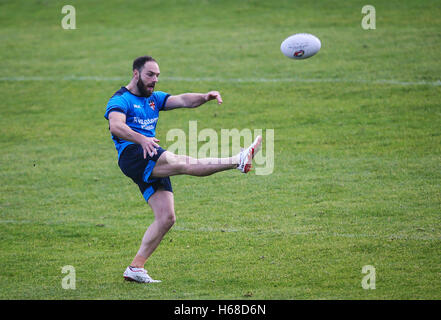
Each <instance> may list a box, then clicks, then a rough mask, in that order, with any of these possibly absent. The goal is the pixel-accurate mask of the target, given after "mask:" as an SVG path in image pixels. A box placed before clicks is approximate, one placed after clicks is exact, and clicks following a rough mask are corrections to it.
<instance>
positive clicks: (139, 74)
mask: <svg viewBox="0 0 441 320" xmlns="http://www.w3.org/2000/svg"><path fill="white" fill-rule="evenodd" d="M159 73H160V71H159V66H158V63H157V62H156V60H155V59H153V58H152V57H150V56H142V57H139V58H136V59H135V60H134V61H133V77H134V78H135V79H137V82H136V86H137V87H138V90H139V93H140V95H141V96H143V97H149V96H150V95H151V94H152V93H153V91H154V89H155V85H156V82H158V77H159Z"/></svg>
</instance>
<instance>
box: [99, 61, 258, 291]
mask: <svg viewBox="0 0 441 320" xmlns="http://www.w3.org/2000/svg"><path fill="white" fill-rule="evenodd" d="M159 73H160V71H159V66H158V63H157V62H156V61H155V59H153V58H152V57H150V56H143V57H139V58H137V59H135V60H134V61H133V77H132V80H131V81H130V83H129V84H128V85H127V86H125V87H121V89H119V90H118V91H117V92H116V93H115V94H114V95H113V96H112V97H111V98H110V100H109V102H108V104H107V108H106V113H105V115H104V117H105V118H106V119H107V120H109V130H110V132H111V134H112V140H113V141H114V143H115V147H116V150H117V151H118V165H119V167H120V168H121V171H122V172H123V173H124V174H125V175H126V176H128V177H130V178H132V180H133V181H134V182H135V183H136V184H137V185H138V187H139V190H140V191H141V193H142V195H143V196H144V199H145V200H146V201H147V203H148V204H149V205H150V207H151V208H152V210H153V213H154V215H155V220H154V221H153V223H152V224H151V225H150V226H149V227H148V228H147V231H146V232H145V234H144V237H143V238H142V242H141V246H140V248H139V250H138V252H137V254H136V255H135V258H134V259H133V261H132V263H131V264H130V266H128V267H127V269H126V270H125V271H124V279H126V280H129V281H136V282H143V283H150V282H160V281H159V280H153V279H152V278H151V277H150V276H149V275H148V274H147V270H145V269H144V265H145V263H146V261H147V259H148V258H149V257H150V256H151V255H152V253H153V251H155V249H156V248H157V247H158V245H159V243H160V242H161V240H162V238H163V237H164V235H165V234H166V233H167V231H168V230H170V228H171V227H172V226H173V224H174V222H175V220H176V217H175V210H174V199H173V190H172V186H171V182H170V178H169V177H170V176H173V175H179V174H187V175H192V176H208V175H211V174H213V173H216V172H220V171H224V170H229V169H238V170H240V171H241V172H243V173H247V172H248V171H250V169H251V161H252V159H253V157H254V155H255V154H256V152H257V151H258V149H259V147H260V144H261V142H262V137H261V136H258V137H257V138H256V139H255V140H254V142H253V143H252V144H251V145H250V146H249V147H248V148H246V149H244V150H242V151H241V152H240V153H239V154H237V155H235V156H233V157H230V158H204V159H194V158H190V157H188V156H183V155H176V154H173V153H171V152H169V151H166V150H164V149H162V148H161V147H160V146H159V145H158V142H159V140H158V139H156V138H155V135H156V133H155V128H156V124H157V122H158V116H159V111H166V110H172V109H177V108H196V107H198V106H200V105H202V104H204V103H205V102H207V101H210V100H217V102H218V104H221V103H222V97H221V95H220V94H219V92H217V91H210V92H208V93H184V94H180V95H169V94H167V93H164V92H161V91H154V89H155V85H156V83H157V82H158V77H159Z"/></svg>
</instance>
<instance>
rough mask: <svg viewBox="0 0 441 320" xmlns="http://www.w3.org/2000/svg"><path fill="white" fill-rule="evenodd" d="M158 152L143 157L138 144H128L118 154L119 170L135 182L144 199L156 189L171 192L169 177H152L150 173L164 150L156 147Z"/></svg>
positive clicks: (146, 199)
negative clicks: (151, 155)
mask: <svg viewBox="0 0 441 320" xmlns="http://www.w3.org/2000/svg"><path fill="white" fill-rule="evenodd" d="M156 150H157V151H158V153H157V154H156V155H154V156H153V157H150V156H149V155H148V154H147V158H146V159H144V151H143V149H142V147H141V146H140V145H139V144H131V145H128V146H127V147H126V148H125V149H124V150H123V152H122V153H121V155H120V156H119V160H118V165H119V167H120V169H121V171H122V172H123V173H124V174H125V175H126V176H128V177H129V178H131V179H132V180H133V182H135V183H136V184H137V185H138V187H139V190H140V191H141V193H142V195H143V196H144V199H145V201H147V202H148V201H149V198H150V197H151V196H152V194H153V193H155V192H156V190H158V189H161V188H162V189H165V190H167V191H170V192H173V189H172V185H171V181H170V178H169V177H165V178H152V177H151V174H152V171H153V168H154V167H155V164H156V161H158V159H159V157H160V156H161V154H162V153H163V152H164V151H165V150H164V149H162V148H161V147H159V148H156Z"/></svg>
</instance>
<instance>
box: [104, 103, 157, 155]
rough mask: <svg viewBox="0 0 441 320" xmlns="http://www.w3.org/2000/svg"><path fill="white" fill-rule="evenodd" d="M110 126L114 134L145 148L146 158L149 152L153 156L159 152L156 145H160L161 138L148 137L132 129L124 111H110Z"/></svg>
mask: <svg viewBox="0 0 441 320" xmlns="http://www.w3.org/2000/svg"><path fill="white" fill-rule="evenodd" d="M109 128H110V132H111V133H112V134H113V135H114V136H117V137H118V138H121V139H124V140H126V141H130V142H134V143H137V144H139V145H141V147H142V149H143V150H144V159H145V158H146V157H147V153H148V154H149V155H150V156H151V157H152V156H153V155H155V154H157V153H158V152H157V151H156V148H155V147H159V145H158V144H157V143H156V142H159V140H158V139H156V138H149V137H146V136H144V135H142V134H140V133H138V132H136V131H134V130H132V129H131V128H130V127H129V126H128V125H127V124H126V115H125V114H124V113H122V112H118V111H113V112H110V113H109Z"/></svg>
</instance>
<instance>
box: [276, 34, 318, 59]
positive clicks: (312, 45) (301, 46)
mask: <svg viewBox="0 0 441 320" xmlns="http://www.w3.org/2000/svg"><path fill="white" fill-rule="evenodd" d="M321 46H322V44H321V42H320V40H319V38H317V37H316V36H314V35H312V34H309V33H296V34H293V35H292V36H289V37H288V38H286V39H285V40H283V42H282V44H281V45H280V51H282V53H283V54H284V55H285V56H287V57H288V58H291V59H306V58H309V57H312V56H313V55H315V54H316V53H317V52H319V50H320V48H321Z"/></svg>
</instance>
